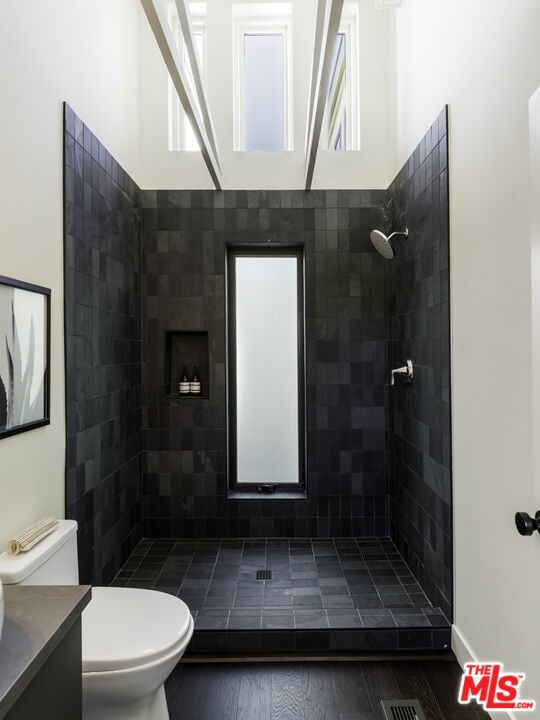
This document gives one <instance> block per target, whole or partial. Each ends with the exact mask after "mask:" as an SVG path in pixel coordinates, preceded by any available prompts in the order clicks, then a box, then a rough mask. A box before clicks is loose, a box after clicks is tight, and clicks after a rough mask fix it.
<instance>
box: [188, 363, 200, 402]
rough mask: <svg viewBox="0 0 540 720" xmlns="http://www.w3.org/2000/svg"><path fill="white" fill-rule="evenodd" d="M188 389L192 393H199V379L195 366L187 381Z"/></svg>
mask: <svg viewBox="0 0 540 720" xmlns="http://www.w3.org/2000/svg"><path fill="white" fill-rule="evenodd" d="M189 390H190V392H191V394H192V395H200V394H201V381H200V378H199V375H198V374H197V368H196V367H194V368H193V375H192V377H191V380H190V382H189Z"/></svg>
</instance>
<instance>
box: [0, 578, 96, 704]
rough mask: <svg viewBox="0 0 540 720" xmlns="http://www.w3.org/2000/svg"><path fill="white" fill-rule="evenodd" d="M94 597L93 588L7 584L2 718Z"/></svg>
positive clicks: (0, 657) (0, 648)
mask: <svg viewBox="0 0 540 720" xmlns="http://www.w3.org/2000/svg"><path fill="white" fill-rule="evenodd" d="M91 595H92V593H91V587H90V586H89V585H62V586H56V585H4V600H5V617H4V630H3V632H2V637H1V639H0V718H3V717H5V715H6V714H7V713H8V712H9V710H10V709H11V708H12V707H13V705H14V703H15V702H16V701H17V700H18V698H19V697H20V696H21V694H22V693H23V692H24V690H25V689H26V688H27V687H28V685H29V684H30V682H31V681H32V680H33V678H34V677H35V676H36V674H37V673H38V671H39V670H40V669H41V668H42V667H43V665H44V663H45V662H46V661H47V659H48V658H49V657H50V655H51V654H52V653H53V651H54V650H55V648H56V647H57V646H58V644H59V643H60V642H61V641H62V640H63V638H64V637H65V636H66V634H67V633H68V632H69V630H71V628H72V627H73V625H74V624H75V623H76V622H77V620H78V619H79V618H80V616H81V613H82V611H83V610H84V608H85V607H86V605H87V604H88V603H89V602H90V598H91Z"/></svg>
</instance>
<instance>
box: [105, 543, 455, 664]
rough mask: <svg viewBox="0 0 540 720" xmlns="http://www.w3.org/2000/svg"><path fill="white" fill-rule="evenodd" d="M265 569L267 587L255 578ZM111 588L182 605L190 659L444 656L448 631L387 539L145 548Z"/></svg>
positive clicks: (141, 547)
mask: <svg viewBox="0 0 540 720" xmlns="http://www.w3.org/2000/svg"><path fill="white" fill-rule="evenodd" d="M258 570H270V571H271V573H272V579H271V580H257V578H256V575H257V571H258ZM112 585H117V586H118V585H119V586H127V587H138V588H153V589H155V590H161V591H164V592H168V593H172V594H174V595H178V596H179V597H181V598H182V599H183V600H184V601H185V602H186V603H187V604H188V605H189V607H190V609H191V612H192V614H193V617H194V619H195V634H194V638H193V641H192V643H191V646H190V650H191V652H195V653H196V652H200V653H230V652H235V653H242V652H291V651H293V652H294V651H296V652H309V651H316V652H325V651H336V652H337V651H352V652H365V651H378V650H382V651H388V650H428V649H432V650H435V649H436V650H442V649H446V648H448V647H449V645H450V624H449V622H448V620H447V619H446V618H445V616H444V615H443V613H442V612H441V610H440V609H439V608H434V607H433V606H432V605H431V603H430V602H429V600H428V598H427V597H426V595H425V594H424V592H423V591H422V588H421V587H420V585H419V584H418V583H417V582H416V580H415V578H414V577H413V575H412V574H411V572H410V570H409V568H408V567H407V565H406V563H405V562H404V561H403V559H402V557H401V555H400V554H399V552H398V550H397V548H396V547H395V545H394V544H393V543H392V541H391V540H389V539H386V538H384V539H379V538H372V539H364V538H347V539H336V540H332V539H328V540H319V539H317V540H310V539H302V540H288V539H260V540H245V541H242V540H179V539H178V540H143V541H141V542H140V543H139V545H138V546H137V547H136V548H135V550H134V551H133V553H132V554H131V556H130V557H129V559H128V560H127V562H126V563H125V564H124V566H123V567H122V569H121V571H120V572H119V573H118V575H117V576H116V578H115V579H114V581H113V582H112Z"/></svg>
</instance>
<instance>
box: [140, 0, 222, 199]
mask: <svg viewBox="0 0 540 720" xmlns="http://www.w3.org/2000/svg"><path fill="white" fill-rule="evenodd" d="M141 5H142V7H143V10H144V12H145V14H146V17H147V19H148V22H149V23H150V27H151V28H152V32H153V33H154V37H155V38H156V41H157V44H158V47H159V50H160V52H161V55H162V57H163V60H164V61H165V65H166V66H167V70H168V71H169V75H170V76H171V80H172V82H173V85H174V87H175V89H176V92H177V93H178V97H179V98H180V102H181V103H182V107H183V108H184V110H185V112H186V115H187V116H188V119H189V121H190V122H191V126H192V128H193V132H194V133H195V137H196V138H197V140H198V142H199V145H200V147H201V153H202V156H203V159H204V162H205V163H206V167H207V168H208V172H209V173H210V176H211V178H212V182H213V183H214V185H215V187H216V190H221V170H220V167H219V162H218V158H217V153H216V152H215V149H214V147H213V146H212V142H211V141H210V138H209V136H208V133H207V130H206V127H205V123H204V121H203V119H202V117H201V113H200V112H199V107H198V105H197V100H196V98H195V96H194V95H193V93H192V91H191V88H190V87H189V82H188V79H187V75H186V72H185V69H184V66H183V63H182V62H181V59H180V57H179V53H178V51H177V49H176V46H175V44H174V39H173V36H172V33H171V30H170V28H169V23H168V22H167V18H166V17H165V14H164V12H163V9H162V5H161V2H160V0H141ZM201 104H202V100H201Z"/></svg>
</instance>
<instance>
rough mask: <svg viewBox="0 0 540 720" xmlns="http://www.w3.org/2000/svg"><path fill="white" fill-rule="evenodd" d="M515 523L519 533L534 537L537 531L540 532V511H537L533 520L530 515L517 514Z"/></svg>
mask: <svg viewBox="0 0 540 720" xmlns="http://www.w3.org/2000/svg"><path fill="white" fill-rule="evenodd" d="M515 521H516V528H517V531H518V533H519V534H520V535H532V534H533V532H534V531H535V530H538V532H540V510H537V511H536V514H535V516H534V517H533V518H532V517H531V516H530V515H529V513H526V512H517V513H516V517H515Z"/></svg>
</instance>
